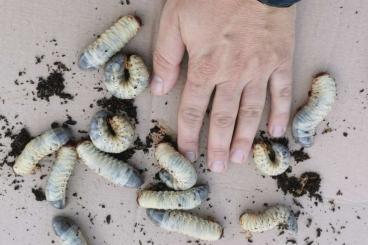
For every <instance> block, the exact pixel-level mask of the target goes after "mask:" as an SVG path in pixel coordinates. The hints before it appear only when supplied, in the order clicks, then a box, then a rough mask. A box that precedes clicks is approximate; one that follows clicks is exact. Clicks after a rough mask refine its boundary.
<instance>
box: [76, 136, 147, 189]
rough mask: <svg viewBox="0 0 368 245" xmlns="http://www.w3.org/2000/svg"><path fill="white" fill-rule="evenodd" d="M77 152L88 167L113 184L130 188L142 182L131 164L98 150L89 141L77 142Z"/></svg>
mask: <svg viewBox="0 0 368 245" xmlns="http://www.w3.org/2000/svg"><path fill="white" fill-rule="evenodd" d="M77 152H78V156H79V157H80V158H81V159H82V160H83V162H84V163H85V164H86V165H87V166H88V167H89V168H91V169H92V170H93V171H95V172H96V173H97V174H99V175H101V176H103V177H105V178H106V179H108V180H109V181H111V182H113V183H115V184H118V185H121V186H125V187H132V188H137V187H139V186H141V185H142V184H143V179H142V178H141V176H140V174H139V173H138V171H137V170H136V169H135V168H134V167H133V166H130V165H129V164H127V163H125V162H122V161H119V160H117V159H115V158H113V157H111V156H109V155H108V154H106V153H104V152H101V151H99V150H98V149H97V148H96V147H95V146H94V145H93V144H92V142H90V141H84V142H82V143H80V144H78V146H77Z"/></svg>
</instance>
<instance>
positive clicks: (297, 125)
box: [292, 74, 336, 147]
mask: <svg viewBox="0 0 368 245" xmlns="http://www.w3.org/2000/svg"><path fill="white" fill-rule="evenodd" d="M335 97H336V82H335V79H334V78H332V77H331V76H330V75H329V74H322V75H319V76H317V77H316V78H314V80H313V81H312V91H311V95H310V97H309V100H308V102H307V104H306V105H305V106H303V107H302V108H301V109H300V110H299V111H298V112H297V113H296V115H295V117H294V120H293V124H292V133H293V136H294V139H295V141H296V142H297V143H299V144H301V145H302V146H304V147H310V146H312V145H313V142H314V135H315V133H316V128H317V126H318V124H320V123H321V122H322V121H323V119H325V118H326V116H327V115H328V113H329V112H330V111H331V109H332V105H333V103H334V102H335Z"/></svg>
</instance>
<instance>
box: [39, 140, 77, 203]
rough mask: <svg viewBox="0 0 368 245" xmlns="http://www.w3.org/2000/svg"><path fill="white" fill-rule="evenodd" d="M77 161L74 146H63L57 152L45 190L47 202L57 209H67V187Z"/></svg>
mask: <svg viewBox="0 0 368 245" xmlns="http://www.w3.org/2000/svg"><path fill="white" fill-rule="evenodd" d="M77 159H78V156H77V152H76V150H75V148H74V147H73V146H63V147H61V148H60V149H59V151H58V152H57V156H56V161H55V163H54V165H53V167H52V170H51V173H50V177H49V179H48V180H47V185H46V190H45V194H46V200H47V201H49V202H50V203H51V205H52V206H54V207H55V208H58V209H63V208H64V207H65V191H66V186H67V183H68V180H69V177H70V176H71V174H72V172H73V169H74V166H75V164H76V163H77Z"/></svg>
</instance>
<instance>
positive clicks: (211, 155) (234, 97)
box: [151, 0, 295, 172]
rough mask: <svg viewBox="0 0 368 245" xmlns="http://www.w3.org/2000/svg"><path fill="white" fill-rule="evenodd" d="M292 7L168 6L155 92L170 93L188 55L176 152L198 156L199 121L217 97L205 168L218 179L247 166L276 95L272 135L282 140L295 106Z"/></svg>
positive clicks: (182, 1) (217, 0)
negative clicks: (235, 167)
mask: <svg viewBox="0 0 368 245" xmlns="http://www.w3.org/2000/svg"><path fill="white" fill-rule="evenodd" d="M294 24H295V7H289V8H275V7H269V6H267V5H264V4H262V3H260V2H258V1H257V0H231V1H223V0H211V1H205V0H170V1H167V2H166V4H165V6H164V9H163V12H162V16H161V22H160V28H159V34H158V38H157V43H156V47H155V51H154V55H153V63H154V64H153V68H154V76H153V79H152V81H151V92H152V93H153V94H154V95H158V96H160V95H164V94H166V93H168V92H169V91H170V90H171V88H172V87H173V86H174V84H175V83H176V81H177V80H178V75H179V71H180V63H181V61H182V58H183V55H184V52H185V50H187V52H188V56H189V61H188V74H187V81H186V84H185V87H184V90H183V93H182V97H181V102H180V106H179V111H178V147H179V151H180V152H181V153H183V154H184V155H185V156H186V157H187V158H188V159H190V160H191V161H194V160H196V159H197V157H198V155H199V154H198V139H199V133H200V129H201V126H202V121H203V118H204V115H205V113H206V109H207V106H208V104H209V102H210V97H211V94H212V93H213V92H214V91H215V94H214V99H213V103H212V110H211V116H210V128H209V137H208V152H207V162H208V166H209V168H210V169H211V170H212V171H214V172H222V171H224V170H225V169H226V168H227V166H228V163H229V162H235V163H244V162H246V160H247V158H248V155H249V152H250V149H251V146H252V142H253V139H254V136H255V134H256V131H257V129H258V125H259V123H260V120H261V116H262V112H263V108H264V104H265V99H266V94H267V88H269V91H270V94H271V112H270V115H269V121H268V131H269V133H270V135H271V136H273V137H281V136H283V135H284V133H285V131H286V128H287V124H288V120H289V115H290V104H291V92H292V89H291V86H292V61H293V49H294Z"/></svg>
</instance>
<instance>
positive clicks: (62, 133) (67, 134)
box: [51, 128, 72, 145]
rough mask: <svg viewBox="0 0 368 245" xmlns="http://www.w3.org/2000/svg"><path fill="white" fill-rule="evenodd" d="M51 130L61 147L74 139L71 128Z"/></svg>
mask: <svg viewBox="0 0 368 245" xmlns="http://www.w3.org/2000/svg"><path fill="white" fill-rule="evenodd" d="M51 130H52V132H53V135H54V137H55V138H56V141H58V142H59V143H60V144H61V145H64V144H66V143H67V142H68V141H69V140H70V138H71V137H72V132H71V131H70V129H69V128H54V129H51Z"/></svg>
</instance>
